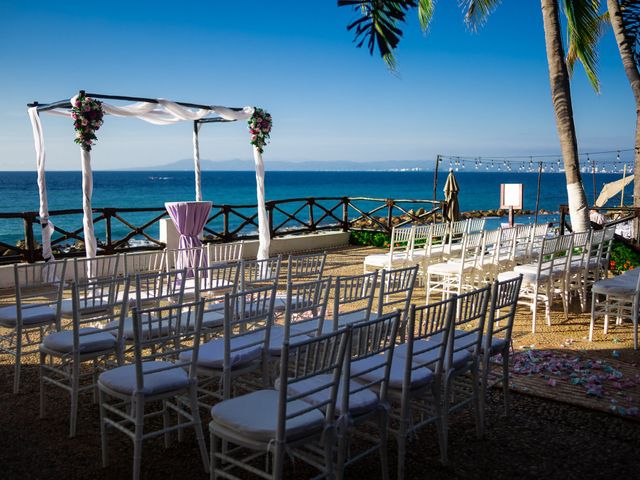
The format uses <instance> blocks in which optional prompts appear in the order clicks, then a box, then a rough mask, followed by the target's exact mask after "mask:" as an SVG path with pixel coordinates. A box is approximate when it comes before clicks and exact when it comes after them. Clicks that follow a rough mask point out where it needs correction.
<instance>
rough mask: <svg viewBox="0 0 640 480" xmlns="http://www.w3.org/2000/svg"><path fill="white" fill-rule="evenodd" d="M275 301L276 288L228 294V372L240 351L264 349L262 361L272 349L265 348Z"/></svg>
mask: <svg viewBox="0 0 640 480" xmlns="http://www.w3.org/2000/svg"><path fill="white" fill-rule="evenodd" d="M275 299H276V286H275V285H272V286H267V287H260V288H254V289H250V290H243V291H240V292H237V293H234V294H230V293H226V294H225V296H224V360H223V368H224V369H225V371H230V370H231V368H232V367H233V362H232V357H235V355H236V353H237V352H239V351H242V350H245V349H252V348H260V349H262V351H263V356H261V359H263V358H264V357H266V354H267V352H268V348H265V346H266V345H269V339H270V334H271V326H272V325H273V320H274V305H275ZM242 337H243V338H242ZM240 338H242V340H241V341H240V340H236V339H240ZM234 340H235V341H234ZM232 342H233V343H232Z"/></svg>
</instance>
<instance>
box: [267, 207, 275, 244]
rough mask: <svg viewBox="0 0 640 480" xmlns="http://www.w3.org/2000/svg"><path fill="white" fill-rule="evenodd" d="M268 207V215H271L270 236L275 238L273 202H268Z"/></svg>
mask: <svg viewBox="0 0 640 480" xmlns="http://www.w3.org/2000/svg"><path fill="white" fill-rule="evenodd" d="M266 207H267V216H268V217H269V238H273V236H274V233H275V232H274V231H273V204H272V203H271V202H267V204H266Z"/></svg>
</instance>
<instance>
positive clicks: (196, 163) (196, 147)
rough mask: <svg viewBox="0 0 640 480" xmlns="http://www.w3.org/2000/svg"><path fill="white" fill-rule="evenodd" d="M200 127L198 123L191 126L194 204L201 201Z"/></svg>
mask: <svg viewBox="0 0 640 480" xmlns="http://www.w3.org/2000/svg"><path fill="white" fill-rule="evenodd" d="M200 126H201V124H200V123H194V124H193V173H194V175H195V177H196V178H195V184H196V202H201V201H202V186H201V185H202V180H201V176H200V140H199V139H198V133H199V132H200Z"/></svg>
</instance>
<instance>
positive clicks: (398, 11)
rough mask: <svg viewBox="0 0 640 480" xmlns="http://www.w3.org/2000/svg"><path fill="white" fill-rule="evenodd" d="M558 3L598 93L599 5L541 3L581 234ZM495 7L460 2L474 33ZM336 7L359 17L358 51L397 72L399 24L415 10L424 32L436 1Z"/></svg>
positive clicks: (359, 0)
mask: <svg viewBox="0 0 640 480" xmlns="http://www.w3.org/2000/svg"><path fill="white" fill-rule="evenodd" d="M559 1H562V3H563V7H564V14H565V16H566V18H567V33H568V37H569V45H570V53H571V55H572V57H573V58H575V59H578V60H580V62H581V63H582V65H583V66H584V68H585V71H586V72H587V76H588V77H589V80H590V81H591V83H592V85H593V86H594V88H595V89H596V90H598V88H599V85H598V79H597V75H596V68H595V67H596V64H597V55H596V50H595V43H596V41H597V39H598V37H599V25H600V21H599V16H598V7H599V0H541V5H542V17H543V23H544V33H545V44H546V49H547V61H548V65H549V80H550V85H551V98H552V101H553V108H554V112H555V118H556V126H557V129H558V136H559V139H560V146H561V150H562V157H563V160H564V170H565V175H566V180H567V195H568V200H569V212H570V215H571V222H572V224H573V230H574V231H577V232H582V231H585V230H587V229H588V228H589V225H590V223H589V209H588V204H587V197H586V195H585V192H584V187H583V185H582V177H581V175H580V161H579V157H578V141H577V138H576V132H575V125H574V121H573V108H572V103H571V87H570V83H569V78H570V70H569V67H568V66H567V62H566V60H565V50H564V45H563V42H562V28H561V26H560V8H559V7H560V6H559ZM499 3H500V0H462V1H461V4H462V5H463V7H464V9H465V11H466V13H465V20H466V22H467V25H469V26H470V27H471V28H476V27H477V26H478V25H480V24H481V23H483V22H484V21H485V20H486V19H487V17H488V16H489V14H490V13H491V12H492V11H493V10H494V9H495V8H496V7H497V6H498V5H499ZM338 6H352V7H355V8H356V10H357V11H359V12H360V18H358V19H357V20H355V21H354V22H352V23H351V24H350V25H348V27H347V28H348V29H349V30H355V42H356V44H357V46H358V47H361V46H363V45H364V44H365V42H366V45H367V47H368V49H369V52H370V53H371V54H373V52H374V50H375V46H376V45H377V46H378V51H379V53H380V55H381V56H382V58H383V59H384V60H385V62H386V63H387V64H388V65H389V67H390V68H391V69H395V59H394V57H393V50H394V49H395V48H396V47H397V45H398V43H399V42H400V38H401V37H402V30H401V29H400V28H399V27H398V23H401V22H404V21H405V17H406V13H407V12H408V11H409V10H410V9H412V8H416V7H417V9H418V18H419V20H420V25H421V27H422V28H423V30H426V28H427V27H428V25H429V23H430V21H431V19H432V17H433V12H434V6H435V0H398V1H388V0H338Z"/></svg>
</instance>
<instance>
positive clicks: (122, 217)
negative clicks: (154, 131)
mask: <svg viewBox="0 0 640 480" xmlns="http://www.w3.org/2000/svg"><path fill="white" fill-rule="evenodd" d="M266 208H267V215H268V220H269V231H270V233H271V237H272V238H274V237H278V236H282V235H292V234H304V233H312V232H317V231H321V230H342V231H344V232H348V231H351V230H373V231H383V232H386V233H390V232H391V229H392V228H393V227H394V226H402V225H405V224H409V223H412V222H427V221H433V220H434V219H435V218H436V215H438V214H442V213H443V211H444V209H445V208H446V202H441V201H433V200H414V199H401V200H394V199H383V198H368V197H309V198H291V199H285V200H273V201H268V202H267V203H266ZM93 213H94V217H93V224H94V230H96V238H97V240H98V247H99V249H100V253H102V254H105V255H109V254H113V253H118V252H126V251H134V250H141V249H144V250H151V249H161V248H164V247H165V244H164V243H162V242H161V241H160V240H159V239H158V238H156V237H155V236H154V235H152V234H151V233H150V229H151V228H157V226H158V222H159V221H160V220H161V219H163V218H166V217H168V214H167V212H166V210H165V209H164V208H94V209H93ZM132 216H133V217H136V219H135V220H133V219H132V218H131V217H132ZM49 217H50V219H51V222H52V223H53V225H54V228H55V233H54V235H53V237H52V241H51V245H52V249H53V252H54V255H55V256H56V257H65V256H78V255H84V236H83V228H82V210H81V209H72V210H53V211H51V212H49ZM143 217H144V218H143ZM17 221H19V222H21V223H22V230H23V233H22V235H21V238H19V240H18V241H17V242H16V244H11V243H6V242H2V241H0V255H1V256H0V263H13V262H16V261H27V262H34V261H37V260H40V259H41V258H42V250H41V247H40V246H39V245H38V243H37V242H38V240H39V238H40V231H39V230H40V229H39V225H40V222H39V218H38V212H20V213H0V222H2V223H0V227H1V226H3V225H6V224H7V222H17ZM61 225H72V226H68V227H66V228H65V227H63V226H61ZM103 225H104V235H101V234H100V232H98V227H102V226H103ZM257 228H258V213H257V210H256V205H216V204H214V205H213V206H212V209H211V215H210V217H209V218H208V220H207V223H206V225H205V228H204V236H205V241H206V242H232V241H236V240H242V239H253V238H257ZM2 230H5V231H6V230H7V229H6V228H5V229H2V228H0V231H2ZM116 237H118V238H116ZM134 239H136V240H143V242H144V244H142V245H138V246H132V245H131V243H130V242H131V241H132V240H134Z"/></svg>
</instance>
